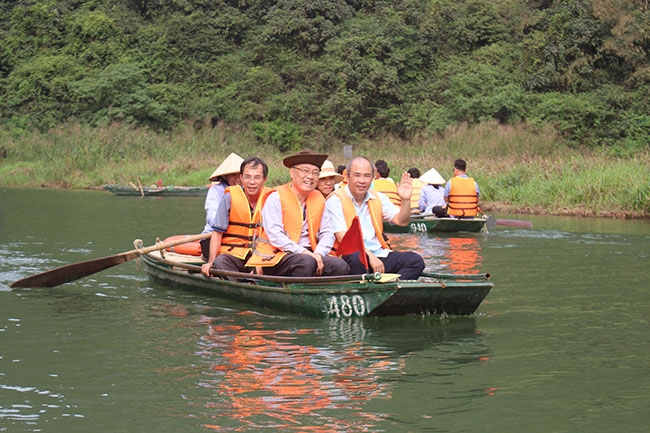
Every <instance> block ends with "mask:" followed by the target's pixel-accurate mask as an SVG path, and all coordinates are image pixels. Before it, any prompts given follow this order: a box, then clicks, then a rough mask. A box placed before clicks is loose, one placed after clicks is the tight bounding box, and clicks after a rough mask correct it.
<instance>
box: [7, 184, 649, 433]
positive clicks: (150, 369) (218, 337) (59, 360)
mask: <svg viewBox="0 0 650 433" xmlns="http://www.w3.org/2000/svg"><path fill="white" fill-rule="evenodd" d="M2 194H3V193H2V191H0V196H1V198H2V199H3V200H4V201H0V223H1V224H0V431H6V432H16V431H18V432H20V431H30V432H37V431H47V432H55V433H58V432H62V433H63V432H65V433H76V432H80V433H81V432H84V433H85V432H88V431H99V432H127V431H156V432H159V433H160V432H177V431H219V432H254V431H274V432H275V431H294V432H306V431H312V432H318V431H323V432H324V431H327V432H331V431H338V432H421V431H431V432H434V431H435V432H453V433H457V432H495V433H496V432H508V431H511V432H519V431H525V432H535V433H537V432H539V433H546V432H548V431H557V432H583V431H589V432H619V431H625V432H628V433H629V432H645V431H646V430H647V425H648V423H650V416H649V415H648V414H647V401H648V399H649V398H650V368H649V367H648V365H649V364H648V357H649V356H650V352H649V348H650V340H649V339H648V335H650V321H649V319H648V308H650V305H649V303H648V300H647V299H648V298H647V275H648V273H647V269H648V265H649V264H650V263H648V257H649V254H650V230H648V227H649V226H648V224H647V223H642V222H622V221H594V220H590V219H566V218H536V219H535V221H534V223H535V229H534V230H521V229H510V228H502V227H500V228H497V229H495V230H494V231H493V232H492V233H490V234H477V235H445V236H416V235H396V236H391V237H390V242H391V243H392V244H393V246H394V247H395V248H397V249H413V250H416V251H418V252H420V253H421V254H422V255H423V256H424V257H425V261H426V266H427V270H428V271H432V272H440V271H445V272H457V273H477V272H490V273H491V274H492V281H493V282H494V283H495V288H494V289H493V291H492V292H491V293H490V295H489V296H488V298H487V299H486V301H485V302H484V303H483V304H482V305H481V307H480V308H479V311H478V312H477V314H476V315H474V316H471V317H438V316H422V317H402V318H382V319H364V320H334V319H329V320H320V319H319V320H314V319H307V318H302V317H294V316H287V315H284V314H281V313H274V312H271V311H266V310H263V309H260V310H255V311H253V310H251V309H250V306H248V305H246V304H240V303H236V302H231V301H223V300H220V299H214V298H207V297H202V296H199V295H196V294H189V293H184V292H180V291H175V290H170V289H167V288H163V287H159V286H155V285H153V284H152V283H150V282H149V281H148V280H147V278H146V275H145V274H144V273H143V271H142V270H139V269H138V268H137V266H136V264H135V263H133V262H132V263H127V264H123V265H120V266H117V267H114V268H111V269H109V270H106V271H103V272H101V273H99V274H96V275H93V276H91V277H87V278H84V279H81V280H78V281H75V282H72V283H68V284H65V285H63V286H61V287H56V288H51V289H21V290H9V284H10V283H11V282H12V281H15V280H17V279H19V278H23V277H26V276H28V275H31V274H33V273H37V272H41V271H43V270H47V269H51V268H53V267H57V266H61V265H64V264H68V263H74V262H78V261H82V260H88V259H90V258H96V257H102V256H106V255H110V254H115V253H118V252H122V251H126V250H129V249H131V248H132V240H133V239H134V238H136V237H139V238H143V239H148V240H149V242H146V243H147V244H149V243H150V242H151V241H152V240H153V239H155V237H156V236H161V237H165V236H167V235H171V234H177V232H175V231H171V232H170V228H169V227H174V228H176V227H177V225H178V224H179V223H181V221H179V217H178V215H183V218H182V219H183V221H182V223H185V224H186V226H187V227H188V228H186V229H183V230H180V229H179V231H182V232H183V233H192V227H198V228H200V227H202V223H201V221H200V220H201V219H202V208H201V206H202V203H200V201H195V202H193V204H192V206H195V207H196V208H197V209H198V211H197V212H196V215H197V218H196V219H197V222H196V223H192V217H191V216H189V213H188V212H189V211H188V209H190V207H188V206H189V205H188V202H187V201H183V200H171V201H163V200H157V201H148V200H126V201H124V200H112V198H106V197H100V196H99V195H97V194H91V193H83V194H79V195H77V194H75V193H72V192H71V193H68V194H64V193H62V194H58V195H57V196H56V197H55V199H49V200H50V202H49V203H48V202H47V201H48V197H49V195H48V194H47V193H46V192H43V191H40V190H39V191H34V192H31V191H30V192H29V193H25V194H20V195H13V196H10V197H8V199H9V202H8V203H9V206H7V198H6V197H7V196H6V195H4V196H3V195H2ZM30 194H33V195H34V196H35V200H30V201H28V203H29V205H25V204H21V203H23V202H21V201H20V200H19V199H22V197H23V196H29V195H30ZM79 197H81V199H78V198H79ZM59 202H61V203H64V206H65V209H64V210H62V211H61V214H62V216H61V217H60V218H59V219H57V218H56V217H55V216H56V215H55V216H51V217H49V218H50V223H51V224H49V225H47V226H44V225H43V216H42V215H43V209H55V208H56V207H57V206H58V205H59V204H58V203H59ZM33 203H37V204H38V207H37V206H36V204H33ZM2 206H4V207H2ZM21 206H22V207H21ZM32 206H33V208H32ZM80 208H83V209H80ZM8 209H11V210H15V211H13V213H11V214H9V213H8ZM80 215H83V216H84V218H80V219H76V220H75V219H74V218H72V217H73V216H75V217H76V216H80ZM143 215H155V216H156V218H155V219H154V220H153V221H149V220H143ZM186 220H187V221H186ZM115 221H119V223H118V225H119V227H115V226H116V223H115ZM145 223H146V224H145ZM98 228H101V230H99V229H98ZM109 229H110V230H109ZM143 232H145V233H143Z"/></svg>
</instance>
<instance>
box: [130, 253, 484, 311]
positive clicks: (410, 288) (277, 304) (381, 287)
mask: <svg viewBox="0 0 650 433" xmlns="http://www.w3.org/2000/svg"><path fill="white" fill-rule="evenodd" d="M141 259H142V261H143V263H144V267H145V269H146V272H147V274H148V275H149V278H150V279H151V280H152V281H153V282H155V283H158V284H161V285H163V286H166V287H172V288H180V289H185V290H189V291H195V292H200V293H207V294H210V295H215V296H219V297H225V298H230V299H233V300H236V301H240V302H246V303H250V304H254V305H257V306H262V307H266V308H272V309H275V310H279V311H283V312H287V313H295V314H300V315H305V316H312V317H324V318H347V317H372V316H404V315H413V314H418V315H422V314H449V315H468V314H472V313H474V312H475V311H476V309H477V308H478V306H479V305H480V304H481V302H482V301H483V299H485V297H486V296H487V295H488V293H489V292H490V290H491V289H492V287H493V284H492V283H491V282H489V281H488V280H489V278H490V276H489V274H475V275H454V274H437V273H424V274H423V275H422V276H421V277H420V278H419V279H418V280H417V281H400V280H398V279H397V275H395V274H390V275H388V276H387V275H383V276H382V275H380V274H367V275H356V276H354V275H348V276H340V277H313V278H307V279H305V278H299V277H275V276H265V275H253V274H248V273H239V272H227V271H217V270H212V274H213V277H212V278H208V277H206V276H205V275H203V274H201V264H202V263H203V262H202V261H201V259H200V258H199V257H194V256H188V255H181V254H177V253H172V252H165V251H162V252H161V251H155V252H150V253H147V254H143V255H142V256H141ZM386 277H389V278H386ZM391 277H392V278H391Z"/></svg>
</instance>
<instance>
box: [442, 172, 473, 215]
mask: <svg viewBox="0 0 650 433" xmlns="http://www.w3.org/2000/svg"><path fill="white" fill-rule="evenodd" d="M447 213H448V214H449V215H452V216H456V217H474V216H476V214H477V213H478V195H477V194H476V183H475V182H474V179H472V178H471V177H459V176H454V177H452V178H451V187H450V189H449V200H448V202H447Z"/></svg>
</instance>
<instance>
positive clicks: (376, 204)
mask: <svg viewBox="0 0 650 433" xmlns="http://www.w3.org/2000/svg"><path fill="white" fill-rule="evenodd" d="M368 192H369V193H370V194H372V195H373V197H374V199H371V200H368V209H369V210H370V220H371V221H372V226H373V227H374V229H375V233H376V234H377V239H379V243H380V244H381V246H382V248H385V249H387V250H388V249H390V246H389V245H388V244H387V243H386V240H385V239H384V218H383V214H382V207H381V199H380V198H379V197H378V196H377V193H376V191H373V190H369V191H368ZM332 194H336V195H337V196H338V198H339V200H341V206H342V208H343V217H344V218H345V224H346V225H347V226H348V227H350V225H351V224H352V220H353V219H354V217H355V216H356V215H357V212H356V211H355V209H354V203H352V197H350V196H349V195H348V194H347V192H346V191H345V188H341V189H337V190H336V191H334V192H333V193H332ZM338 246H339V242H338V240H336V241H334V247H333V248H332V250H336V248H337V247H338Z"/></svg>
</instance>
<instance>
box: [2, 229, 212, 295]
mask: <svg viewBox="0 0 650 433" xmlns="http://www.w3.org/2000/svg"><path fill="white" fill-rule="evenodd" d="M211 235H212V233H203V234H200V235H192V236H187V237H185V238H183V239H176V240H173V241H169V242H162V243H159V244H157V245H153V246H150V247H146V248H141V249H137V250H131V251H126V252H124V253H120V254H115V255H112V256H106V257H100V258H99V259H93V260H87V261H85V262H79V263H73V264H71V265H66V266H61V267H59V268H55V269H51V270H49V271H45V272H41V273H40V274H36V275H32V276H31V277H27V278H23V279H22V280H18V281H14V282H13V283H12V284H11V286H10V287H54V286H58V285H60V284H63V283H69V282H70V281H75V280H78V279H80V278H83V277H87V276H88V275H92V274H94V273H96V272H99V271H103V270H104V269H108V268H110V267H112V266H115V265H119V264H120V263H124V262H128V261H129V260H133V259H136V258H138V257H140V256H141V255H142V254H146V253H150V252H152V251H157V250H162V249H165V248H170V247H173V246H176V245H180V244H185V243H188V242H194V241H198V240H200V239H206V238H208V237H210V236H211Z"/></svg>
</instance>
